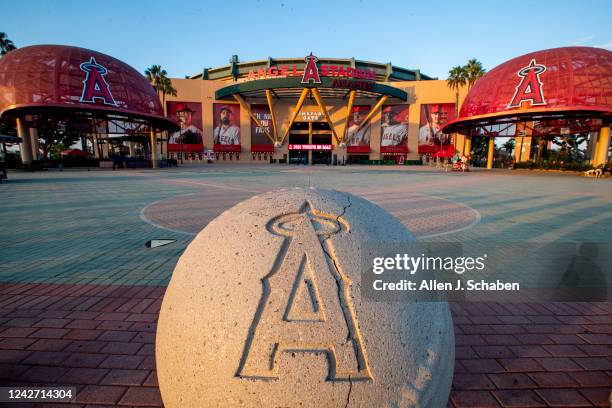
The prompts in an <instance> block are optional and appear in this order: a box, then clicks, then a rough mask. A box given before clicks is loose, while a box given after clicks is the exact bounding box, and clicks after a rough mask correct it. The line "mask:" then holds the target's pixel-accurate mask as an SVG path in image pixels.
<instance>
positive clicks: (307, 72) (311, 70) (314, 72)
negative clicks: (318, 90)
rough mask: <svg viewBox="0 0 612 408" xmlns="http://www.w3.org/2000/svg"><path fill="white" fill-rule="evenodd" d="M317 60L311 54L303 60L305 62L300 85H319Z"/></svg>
mask: <svg viewBox="0 0 612 408" xmlns="http://www.w3.org/2000/svg"><path fill="white" fill-rule="evenodd" d="M318 60H319V59H318V58H317V57H315V56H314V55H312V52H311V53H310V55H309V56H307V57H306V58H304V61H306V66H305V67H304V75H302V83H303V84H309V83H311V82H312V83H313V84H320V83H321V77H320V76H319V67H317V61H318Z"/></svg>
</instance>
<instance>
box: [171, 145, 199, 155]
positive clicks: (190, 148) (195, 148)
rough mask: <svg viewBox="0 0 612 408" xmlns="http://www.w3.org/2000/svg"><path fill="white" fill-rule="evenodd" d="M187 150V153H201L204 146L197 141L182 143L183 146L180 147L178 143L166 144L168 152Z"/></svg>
mask: <svg viewBox="0 0 612 408" xmlns="http://www.w3.org/2000/svg"><path fill="white" fill-rule="evenodd" d="M181 150H182V151H183V152H188V153H192V152H195V153H201V152H203V151H204V146H203V145H201V144H199V143H189V144H187V143H183V146H182V147H181V144H180V143H171V144H168V151H169V152H180V151H181Z"/></svg>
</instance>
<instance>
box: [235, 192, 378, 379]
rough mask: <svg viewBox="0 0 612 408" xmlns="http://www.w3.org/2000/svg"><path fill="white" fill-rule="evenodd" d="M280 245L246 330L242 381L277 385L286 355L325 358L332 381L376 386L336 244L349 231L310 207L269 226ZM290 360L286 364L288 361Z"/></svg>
mask: <svg viewBox="0 0 612 408" xmlns="http://www.w3.org/2000/svg"><path fill="white" fill-rule="evenodd" d="M266 228H267V230H268V232H270V233H271V234H273V235H275V236H279V237H282V238H283V242H282V245H281V248H280V249H279V252H278V255H277V256H276V259H275V261H274V263H273V266H272V269H271V271H270V272H269V273H268V274H267V275H266V276H265V277H264V278H263V279H262V287H263V293H262V295H261V298H260V301H259V305H258V307H257V310H256V311H255V314H254V318H253V321H252V323H251V327H250V329H249V332H248V335H247V338H246V341H245V345H244V349H243V354H242V358H241V360H240V363H239V368H238V371H237V373H236V376H237V377H240V378H245V379H251V380H269V379H278V378H280V377H281V376H282V373H281V372H279V371H280V370H279V368H280V366H281V363H280V361H281V359H282V358H287V357H286V356H287V354H288V353H293V354H298V355H299V354H300V353H323V354H325V355H326V357H327V361H328V376H327V380H328V381H372V380H373V377H372V374H371V372H370V368H369V364H368V359H367V356H366V351H365V344H364V340H363V338H362V335H361V331H360V329H359V324H358V322H357V315H356V314H355V308H354V304H353V297H352V294H351V285H352V282H351V279H350V278H349V277H348V276H347V275H346V273H344V271H343V270H342V262H341V260H340V259H339V257H338V254H337V253H336V250H335V246H334V243H333V240H334V239H337V238H338V237H339V236H341V235H343V234H344V233H346V232H348V231H349V229H350V226H349V224H348V222H347V221H346V220H345V219H344V218H343V217H341V216H334V215H331V214H326V213H324V212H321V211H319V210H317V209H316V208H315V207H314V205H313V204H312V203H311V202H309V201H305V202H304V203H303V204H302V205H301V206H300V207H299V208H298V209H297V211H296V212H293V213H289V214H283V215H279V216H277V217H274V218H272V219H271V220H270V221H268V223H267V225H266ZM283 356H285V357H283Z"/></svg>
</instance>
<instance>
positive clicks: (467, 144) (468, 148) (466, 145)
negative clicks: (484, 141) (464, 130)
mask: <svg viewBox="0 0 612 408" xmlns="http://www.w3.org/2000/svg"><path fill="white" fill-rule="evenodd" d="M471 152H472V136H468V135H466V136H465V141H464V142H463V155H464V156H470V153H471Z"/></svg>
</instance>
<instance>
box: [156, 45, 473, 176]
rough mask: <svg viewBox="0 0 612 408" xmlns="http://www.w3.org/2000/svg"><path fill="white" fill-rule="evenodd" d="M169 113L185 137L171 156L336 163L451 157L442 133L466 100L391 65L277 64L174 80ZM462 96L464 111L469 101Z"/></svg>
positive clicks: (178, 136) (451, 145) (452, 144)
mask: <svg viewBox="0 0 612 408" xmlns="http://www.w3.org/2000/svg"><path fill="white" fill-rule="evenodd" d="M172 85H173V86H174V88H176V90H177V95H176V96H174V97H172V96H166V112H167V115H168V116H169V118H171V119H173V120H175V121H177V122H178V123H179V125H180V127H181V129H180V130H178V131H176V132H174V133H171V134H169V137H168V155H169V157H171V158H180V157H181V156H182V157H183V158H184V159H185V160H188V161H196V162H197V161H199V160H205V159H206V158H207V156H208V155H214V158H215V159H216V160H218V161H221V162H223V161H228V162H229V161H234V162H235V161H238V162H251V163H252V162H258V163H269V162H281V163H303V164H307V163H308V164H335V163H344V162H353V163H355V162H368V161H371V160H393V161H395V162H397V163H403V162H405V161H406V160H408V161H411V160H419V158H420V156H421V155H422V154H431V155H441V156H450V155H453V154H454V152H455V149H456V148H459V149H460V148H461V144H462V140H458V139H459V138H460V137H461V136H459V138H456V137H455V135H450V134H448V135H447V134H443V133H442V132H441V128H442V126H444V124H446V123H447V122H450V121H451V120H453V119H455V116H456V107H455V106H456V103H457V95H456V94H455V92H454V91H452V90H451V89H449V87H448V85H447V82H446V81H444V80H437V79H434V78H431V77H430V76H427V75H425V74H422V73H421V72H420V71H419V70H411V69H406V68H400V67H397V66H394V65H392V64H391V63H386V64H385V63H375V62H367V61H359V60H355V59H353V58H350V59H339V58H318V57H317V56H315V55H313V54H312V53H311V54H310V55H307V56H306V57H302V58H268V59H266V60H259V61H251V62H239V61H238V58H237V57H233V58H232V60H231V62H230V64H229V65H225V66H222V67H218V68H210V69H204V70H203V72H202V73H199V74H197V75H193V76H191V77H189V78H185V79H172ZM464 96H465V95H464V93H463V92H461V93H460V95H459V101H458V102H459V103H460V102H461V100H462V99H463V97H464Z"/></svg>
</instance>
